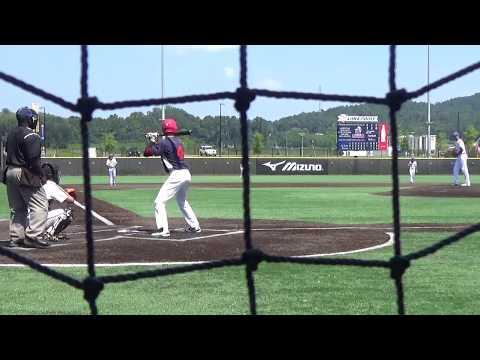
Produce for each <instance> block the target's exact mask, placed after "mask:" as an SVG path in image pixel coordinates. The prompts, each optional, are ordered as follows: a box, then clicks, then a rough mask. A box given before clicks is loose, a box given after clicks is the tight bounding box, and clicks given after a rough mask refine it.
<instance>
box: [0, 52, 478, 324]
mask: <svg viewBox="0 0 480 360" xmlns="http://www.w3.org/2000/svg"><path fill="white" fill-rule="evenodd" d="M239 53H240V54H239V55H240V56H239V61H240V84H239V87H238V88H237V89H236V91H234V92H219V93H211V94H198V95H188V96H180V97H171V98H160V99H159V98H154V99H145V100H130V101H118V102H109V103H104V102H101V101H99V100H98V99H97V98H96V97H92V96H90V95H89V92H88V64H89V63H88V61H89V57H88V47H87V46H86V45H81V59H80V60H81V79H80V82H81V94H80V98H79V99H78V101H77V103H76V104H73V103H71V102H68V101H66V100H64V99H62V98H61V97H58V96H55V95H53V94H50V93H48V92H46V91H44V90H42V89H39V88H37V87H35V86H33V85H31V84H28V83H26V82H24V81H22V80H20V79H17V78H15V77H13V76H11V75H8V74H6V73H4V72H0V79H2V80H3V81H5V82H8V83H10V84H12V85H14V86H16V87H19V88H21V89H23V90H25V91H28V92H30V93H32V94H34V95H37V96H39V97H41V98H43V99H45V100H48V101H51V102H53V103H55V104H57V105H59V106H61V107H63V108H66V109H68V110H71V111H73V112H76V113H79V114H80V115H81V119H80V123H81V124H80V125H81V134H82V152H83V163H82V165H83V183H84V193H85V207H86V224H85V227H86V241H87V246H86V251H87V265H88V274H87V276H86V277H85V279H84V280H83V281H79V280H77V279H75V278H73V277H71V276H69V275H68V274H64V273H62V272H59V271H57V270H54V269H52V268H50V267H47V266H43V265H41V264H39V263H37V262H36V261H34V260H32V259H29V258H27V257H24V256H22V255H19V254H17V253H15V252H13V251H12V250H9V249H7V248H3V247H0V255H3V256H6V257H8V258H10V259H12V260H14V261H15V262H18V263H21V264H23V265H26V266H28V267H30V268H32V269H34V270H36V271H38V272H40V273H43V274H45V275H47V276H50V277H51V278H54V279H56V280H58V281H62V282H64V283H66V284H68V285H70V286H72V287H74V288H77V289H81V290H83V293H84V299H85V300H86V301H87V302H88V304H89V306H90V311H91V314H92V315H97V314H98V308H97V304H96V300H97V298H98V296H99V295H100V293H101V292H102V290H103V289H104V287H105V286H106V285H107V284H110V283H112V284H113V283H120V282H127V281H135V280H139V279H146V278H152V277H160V276H167V275H174V274H180V273H187V272H192V271H200V270H209V269H215V268H221V267H227V266H245V275H246V285H247V288H248V296H249V305H250V313H251V314H256V313H257V304H256V291H255V277H254V273H255V271H256V270H257V269H258V265H259V263H261V262H262V261H265V262H270V263H296V264H311V265H341V266H359V267H378V268H385V269H389V270H390V276H391V278H392V280H393V281H394V283H395V289H396V299H397V310H398V314H400V315H403V314H405V311H406V310H405V301H404V289H403V282H402V279H403V275H404V274H405V271H406V270H407V269H408V268H409V266H410V264H411V262H412V261H413V260H418V259H421V258H423V257H425V256H429V255H431V254H433V253H435V252H436V251H438V250H440V249H442V248H443V247H445V246H448V245H451V244H453V243H455V242H458V241H460V240H461V239H464V238H465V237H466V236H468V235H470V234H473V233H474V232H477V231H479V230H480V223H478V224H475V225H472V226H470V227H468V228H466V229H464V230H462V231H460V232H458V233H456V234H453V235H451V236H449V237H447V238H445V239H443V240H440V241H438V242H436V243H434V244H433V245H431V246H429V247H426V248H424V249H422V250H419V251H416V252H412V253H409V254H403V253H402V247H401V245H402V242H401V226H400V202H399V178H398V139H397V138H398V136H397V135H398V132H397V112H398V111H399V110H400V108H401V106H402V104H403V103H405V102H406V101H408V100H412V99H414V98H417V97H419V96H422V95H424V94H426V93H427V92H429V91H431V90H433V89H436V88H438V87H440V86H442V85H445V84H447V83H449V82H451V81H453V80H455V79H458V78H460V77H462V76H464V75H466V74H468V73H471V72H473V71H475V70H477V69H479V68H480V62H477V63H475V64H472V65H470V66H467V67H465V68H463V69H460V70H458V71H457V72H455V73H452V74H451V75H449V76H446V77H444V78H441V79H439V80H437V81H435V82H433V83H431V84H428V85H427V86H424V87H422V88H420V89H418V90H415V91H407V90H405V89H397V86H396V78H395V75H396V71H395V68H396V46H395V45H391V46H390V47H389V70H388V72H389V74H388V75H389V76H388V83H389V92H388V93H387V94H386V95H385V97H372V96H350V95H337V94H323V93H308V92H291V91H272V90H265V89H251V88H249V87H248V78H247V75H248V71H247V46H246V45H241V46H240V47H239ZM257 96H262V97H267V98H276V99H281V98H286V99H299V100H316V101H318V100H322V101H341V102H351V103H370V104H381V105H385V106H388V107H389V114H390V128H391V138H392V161H391V167H392V208H393V227H394V254H393V256H392V257H391V258H390V259H389V260H388V261H387V260H362V259H350V258H325V257H322V258H296V257H289V256H273V255H270V254H267V253H265V252H263V251H261V250H259V249H257V248H255V247H254V244H253V243H252V237H251V212H250V167H249V147H248V121H247V111H248V109H249V107H250V104H251V103H252V102H253V101H254V100H255V98H256V97H257ZM223 99H231V100H234V101H235V108H236V110H237V111H238V112H239V114H240V124H241V135H242V166H243V169H244V170H243V173H242V181H243V226H244V243H245V249H244V252H243V254H242V256H241V257H239V258H233V259H224V260H217V261H207V262H203V263H200V264H194V265H184V266H177V267H172V268H159V269H154V270H147V271H138V272H127V273H124V274H116V275H110V276H97V275H96V272H95V245H94V241H93V231H92V213H91V211H92V197H91V182H90V162H89V153H88V148H89V131H88V124H89V122H90V121H91V120H92V114H93V112H94V111H95V110H115V109H122V108H129V107H139V106H154V105H166V104H181V103H188V102H200V101H212V100H223Z"/></svg>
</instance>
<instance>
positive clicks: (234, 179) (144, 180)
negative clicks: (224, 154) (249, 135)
mask: <svg viewBox="0 0 480 360" xmlns="http://www.w3.org/2000/svg"><path fill="white" fill-rule="evenodd" d="M166 178H167V177H166V176H118V178H117V180H118V183H119V184H162V183H163V182H164V181H165V179H166ZM391 181H392V177H391V176H390V175H325V176H324V175H320V176H315V175H302V176H294V175H291V176H290V175H285V176H283V175H279V176H275V175H273V176H272V175H254V176H252V177H251V182H252V183H254V184H255V183H297V184H298V183H325V182H333V183H351V182H356V183H382V184H383V183H391ZM192 182H193V183H199V184H201V183H238V184H241V183H242V179H241V178H240V174H239V175H238V176H232V175H218V176H211V175H194V176H192ZM408 182H409V177H408V176H406V175H401V176H400V183H401V184H408ZM417 182H418V183H419V184H429V183H432V184H450V183H451V182H452V177H451V176H449V175H423V176H417ZM472 182H473V183H475V180H474V178H472ZM62 183H63V184H72V185H75V184H83V178H82V177H81V176H63V177H62ZM91 183H92V184H108V177H107V176H92V177H91Z"/></svg>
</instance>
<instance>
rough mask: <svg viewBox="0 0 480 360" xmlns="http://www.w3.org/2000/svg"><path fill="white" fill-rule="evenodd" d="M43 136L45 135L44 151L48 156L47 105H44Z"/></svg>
mask: <svg viewBox="0 0 480 360" xmlns="http://www.w3.org/2000/svg"><path fill="white" fill-rule="evenodd" d="M42 137H43V153H44V156H47V114H46V112H45V106H43V128H42Z"/></svg>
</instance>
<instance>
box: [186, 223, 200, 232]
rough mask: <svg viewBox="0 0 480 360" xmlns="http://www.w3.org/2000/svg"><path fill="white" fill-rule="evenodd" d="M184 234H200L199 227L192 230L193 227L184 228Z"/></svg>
mask: <svg viewBox="0 0 480 360" xmlns="http://www.w3.org/2000/svg"><path fill="white" fill-rule="evenodd" d="M185 232H188V233H201V232H202V229H201V228H200V227H198V228H194V227H191V226H188V225H187V226H185Z"/></svg>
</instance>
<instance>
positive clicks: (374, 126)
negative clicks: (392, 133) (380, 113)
mask: <svg viewBox="0 0 480 360" xmlns="http://www.w3.org/2000/svg"><path fill="white" fill-rule="evenodd" d="M338 118H339V120H338V121H337V150H339V151H372V150H378V128H379V126H378V118H377V116H347V115H340V116H339V117H338Z"/></svg>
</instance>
